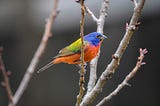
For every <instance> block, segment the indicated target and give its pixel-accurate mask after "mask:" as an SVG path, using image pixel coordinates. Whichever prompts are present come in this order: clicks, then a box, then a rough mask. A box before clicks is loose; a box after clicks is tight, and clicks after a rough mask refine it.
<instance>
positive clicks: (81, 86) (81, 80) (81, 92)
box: [76, 0, 85, 106]
mask: <svg viewBox="0 0 160 106" xmlns="http://www.w3.org/2000/svg"><path fill="white" fill-rule="evenodd" d="M80 4H81V21H80V37H81V45H82V46H81V70H80V78H79V94H78V96H77V102H76V106H79V105H80V103H81V101H82V97H83V95H84V91H85V88H84V82H85V76H84V75H85V66H84V65H85V61H84V38H83V36H84V17H85V5H84V0H81V1H80Z"/></svg>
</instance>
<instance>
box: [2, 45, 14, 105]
mask: <svg viewBox="0 0 160 106" xmlns="http://www.w3.org/2000/svg"><path fill="white" fill-rule="evenodd" d="M2 52H3V48H2V47H0V71H2V75H3V77H4V84H3V85H4V87H5V89H6V92H7V95H8V99H9V102H10V104H11V106H15V105H14V103H13V94H12V90H11V87H10V83H9V77H8V75H7V72H6V69H5V66H4V63H3V60H2Z"/></svg>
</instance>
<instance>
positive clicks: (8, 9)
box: [0, 0, 160, 106]
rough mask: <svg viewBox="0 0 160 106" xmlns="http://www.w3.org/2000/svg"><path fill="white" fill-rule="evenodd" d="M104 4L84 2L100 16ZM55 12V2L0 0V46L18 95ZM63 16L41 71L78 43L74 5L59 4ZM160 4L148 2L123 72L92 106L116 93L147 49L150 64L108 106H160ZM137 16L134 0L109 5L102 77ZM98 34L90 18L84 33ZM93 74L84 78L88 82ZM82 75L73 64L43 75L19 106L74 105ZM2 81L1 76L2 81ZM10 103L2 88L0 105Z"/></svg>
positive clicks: (97, 0)
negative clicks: (71, 45) (66, 47)
mask: <svg viewBox="0 0 160 106" xmlns="http://www.w3.org/2000/svg"><path fill="white" fill-rule="evenodd" d="M102 1H103V0H86V2H85V3H86V5H87V6H88V7H89V8H90V9H91V10H92V11H93V12H94V13H95V15H96V16H97V17H98V15H99V9H100V6H101V3H102ZM52 7H53V0H0V46H3V47H4V53H3V60H4V64H5V67H6V69H7V70H10V71H11V72H12V75H11V77H10V83H11V88H12V91H13V93H15V91H16V89H17V87H18V86H19V84H20V81H21V80H22V78H23V75H24V73H25V71H26V69H27V67H28V65H29V63H30V61H31V59H32V57H33V54H34V52H35V51H36V49H37V47H38V45H39V43H40V40H41V37H42V35H43V32H44V26H45V20H46V19H47V18H48V16H49V14H50V12H51V10H52ZM58 7H59V10H60V14H59V15H58V17H57V18H56V21H55V23H54V25H53V28H52V33H53V37H52V38H50V40H49V42H48V45H47V48H46V51H45V53H44V54H43V56H42V58H41V60H40V63H39V65H38V67H37V70H38V69H39V68H41V67H42V66H43V65H45V64H47V63H48V62H50V61H51V60H52V58H53V56H55V55H56V54H57V53H58V51H59V50H60V49H61V48H63V47H64V46H67V45H68V44H70V43H72V42H73V41H75V40H76V39H78V38H79V21H80V18H81V14H80V6H79V4H77V3H75V2H74V0H60V2H59V6H58ZM159 10H160V1H159V0H146V3H145V6H144V9H143V11H142V15H141V18H140V20H139V21H140V22H141V25H140V27H139V29H138V30H137V31H136V32H135V33H134V36H133V38H132V40H131V41H130V44H129V46H128V47H127V50H126V51H125V53H124V55H123V58H122V60H121V63H120V66H119V68H118V69H117V70H116V73H115V74H114V75H113V78H112V79H111V80H109V81H108V82H107V84H106V85H105V87H104V89H103V93H100V95H99V96H98V98H97V99H96V100H95V102H94V103H93V106H94V105H95V104H96V103H98V101H100V100H101V99H102V98H103V97H104V96H106V95H108V94H109V93H110V92H111V91H113V90H114V89H115V88H116V87H117V85H118V84H119V83H121V82H122V80H123V79H124V78H125V76H126V75H127V74H128V73H129V72H130V71H131V70H132V68H133V67H134V66H135V64H136V61H137V57H138V56H139V52H138V50H139V48H147V49H148V51H149V53H148V54H147V56H146V57H145V60H144V61H145V62H146V65H145V66H143V67H142V68H140V70H139V71H138V73H137V74H136V76H135V77H134V78H133V79H132V80H130V82H129V83H130V84H131V85H132V86H131V87H125V88H124V89H123V90H122V91H120V93H119V94H118V95H117V96H115V97H114V98H113V99H112V100H111V101H110V102H109V103H107V104H106V105H107V106H122V105H123V106H159V105H160V104H159V102H158V98H160V96H159V93H160V92H159V91H158V90H159V89H160V87H159V83H158V80H159V79H158V77H159V76H158V75H159V71H158V70H159V69H160V65H159V64H160V60H159V59H160V55H159V54H160V49H159V37H158V36H159V33H160V30H159V25H160V12H159ZM132 12H133V3H132V2H131V1H130V0H110V4H109V10H108V16H107V18H106V20H105V22H106V23H105V27H104V33H105V34H107V35H108V38H109V39H108V40H105V41H104V42H103V45H102V48H101V56H100V59H99V63H98V73H97V74H98V76H100V74H101V73H102V72H103V71H104V69H105V68H106V66H107V64H109V62H110V61H111V57H112V54H114V52H115V51H116V49H117V47H118V44H119V43H120V40H121V39H122V37H123V35H124V33H125V24H126V22H129V20H130V18H131V16H132ZM93 31H96V24H95V22H93V21H92V19H91V18H90V17H89V16H88V15H86V21H85V34H88V33H90V32H93ZM87 69H88V70H89V66H88V67H87ZM88 76H89V71H87V73H86V83H87V82H88ZM78 80H79V74H78V69H77V67H76V66H74V65H67V64H58V65H55V66H53V67H51V68H50V69H48V71H45V72H43V73H41V74H38V75H37V74H36V73H35V74H34V76H33V77H32V79H31V81H30V83H29V86H28V88H27V90H26V91H25V92H24V95H23V96H22V98H21V99H20V101H19V103H18V105H17V106H74V104H75V101H76V96H77V94H78V92H79V87H78ZM2 81H3V77H2V74H1V73H0V82H2ZM7 103H8V98H7V94H6V91H5V89H4V87H2V86H0V106H7Z"/></svg>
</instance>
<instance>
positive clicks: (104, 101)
mask: <svg viewBox="0 0 160 106" xmlns="http://www.w3.org/2000/svg"><path fill="white" fill-rule="evenodd" d="M147 52H148V51H147V49H141V48H140V50H139V53H140V56H139V57H138V61H137V63H136V66H135V67H134V68H133V70H132V71H131V72H130V73H129V74H128V75H127V76H126V77H125V79H124V80H123V82H122V83H121V84H119V85H118V87H117V88H116V89H115V90H114V91H113V92H111V93H110V94H109V95H108V96H107V97H104V98H103V99H102V100H101V101H100V102H99V103H98V104H97V105H96V106H102V105H103V104H104V103H107V102H108V101H109V100H111V99H112V98H113V96H115V95H117V94H118V92H120V90H121V89H122V88H124V87H125V86H127V85H129V84H128V81H129V80H130V79H131V78H133V77H134V76H135V75H136V73H137V71H138V70H139V68H140V67H141V66H142V65H144V62H143V59H144V56H145V54H146V53H147Z"/></svg>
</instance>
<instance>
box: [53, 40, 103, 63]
mask: <svg viewBox="0 0 160 106" xmlns="http://www.w3.org/2000/svg"><path fill="white" fill-rule="evenodd" d="M100 45H101V42H100V43H99V44H98V45H97V46H94V45H88V46H87V47H85V49H84V61H85V62H90V61H91V60H92V59H93V58H95V57H96V56H97V54H98V51H99V49H100ZM80 57H81V53H76V54H72V55H68V56H62V57H57V58H55V59H54V60H53V61H52V63H53V64H58V63H68V64H80V63H81V61H80Z"/></svg>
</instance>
